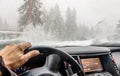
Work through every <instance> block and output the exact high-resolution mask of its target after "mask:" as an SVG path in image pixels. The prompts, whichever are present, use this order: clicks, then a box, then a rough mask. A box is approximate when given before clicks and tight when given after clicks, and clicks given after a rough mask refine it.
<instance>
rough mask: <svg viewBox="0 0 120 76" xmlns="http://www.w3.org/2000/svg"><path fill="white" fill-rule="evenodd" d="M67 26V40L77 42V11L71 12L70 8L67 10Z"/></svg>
mask: <svg viewBox="0 0 120 76" xmlns="http://www.w3.org/2000/svg"><path fill="white" fill-rule="evenodd" d="M65 26H66V36H65V37H66V39H67V40H75V39H76V33H77V23H76V12H75V9H74V10H73V11H71V9H70V8H68V9H67V13H66V22H65Z"/></svg>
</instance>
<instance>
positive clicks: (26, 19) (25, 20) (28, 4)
mask: <svg viewBox="0 0 120 76" xmlns="http://www.w3.org/2000/svg"><path fill="white" fill-rule="evenodd" d="M40 8H41V2H40V0H24V4H23V5H22V6H21V7H20V8H19V9H18V11H19V14H20V18H19V21H18V22H19V26H20V27H22V28H24V27H25V26H27V25H28V24H30V23H32V25H34V26H36V25H39V24H41V23H42V20H41V10H40Z"/></svg>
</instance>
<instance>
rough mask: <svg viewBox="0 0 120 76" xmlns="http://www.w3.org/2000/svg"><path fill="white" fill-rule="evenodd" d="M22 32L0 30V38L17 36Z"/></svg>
mask: <svg viewBox="0 0 120 76" xmlns="http://www.w3.org/2000/svg"><path fill="white" fill-rule="evenodd" d="M21 34H22V32H18V31H0V40H4V39H13V38H17V37H19V36H20V35H21Z"/></svg>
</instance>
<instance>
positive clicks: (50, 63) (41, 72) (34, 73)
mask: <svg viewBox="0 0 120 76" xmlns="http://www.w3.org/2000/svg"><path fill="white" fill-rule="evenodd" d="M31 50H39V51H40V53H41V54H43V55H45V56H46V62H45V64H44V66H42V67H38V68H34V69H31V70H28V71H26V72H24V73H22V74H21V75H20V76H63V75H61V74H60V72H59V69H60V67H61V62H63V61H66V62H67V63H69V64H70V65H72V66H73V67H74V68H75V69H76V70H77V75H78V76H85V74H84V72H83V70H82V67H81V66H80V64H79V63H78V62H77V61H76V60H75V59H74V58H73V57H72V56H70V55H69V54H68V53H66V52H63V51H61V50H58V49H55V48H51V47H40V46H37V47H30V48H28V49H27V50H26V51H25V53H27V52H29V51H31Z"/></svg>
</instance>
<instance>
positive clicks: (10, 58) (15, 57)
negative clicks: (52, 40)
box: [0, 42, 39, 70]
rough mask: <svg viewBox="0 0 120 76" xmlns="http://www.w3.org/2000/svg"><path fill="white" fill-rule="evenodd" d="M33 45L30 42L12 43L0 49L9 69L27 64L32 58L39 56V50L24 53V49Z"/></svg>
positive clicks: (0, 54)
mask: <svg viewBox="0 0 120 76" xmlns="http://www.w3.org/2000/svg"><path fill="white" fill-rule="evenodd" d="M30 46H31V44H30V43H28V42H26V43H20V44H10V45H7V46H6V47H5V48H3V49H2V50H1V51H0V56H2V57H3V61H4V62H5V65H6V67H7V68H9V69H12V70H14V69H17V68H18V67H20V66H22V65H23V64H25V63H26V62H27V61H28V60H29V59H30V58H32V57H34V56H37V55H38V54H39V51H37V50H34V51H30V52H28V53H27V54H24V50H25V49H27V48H29V47H30Z"/></svg>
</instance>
